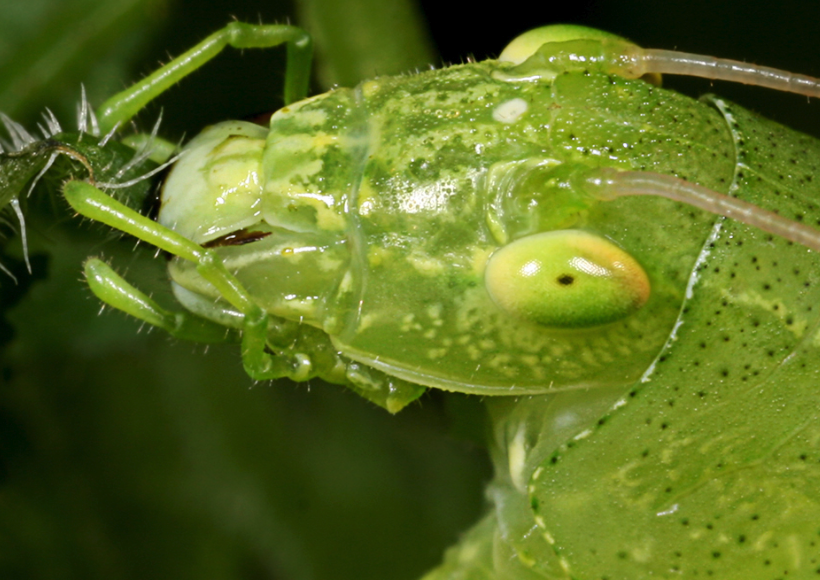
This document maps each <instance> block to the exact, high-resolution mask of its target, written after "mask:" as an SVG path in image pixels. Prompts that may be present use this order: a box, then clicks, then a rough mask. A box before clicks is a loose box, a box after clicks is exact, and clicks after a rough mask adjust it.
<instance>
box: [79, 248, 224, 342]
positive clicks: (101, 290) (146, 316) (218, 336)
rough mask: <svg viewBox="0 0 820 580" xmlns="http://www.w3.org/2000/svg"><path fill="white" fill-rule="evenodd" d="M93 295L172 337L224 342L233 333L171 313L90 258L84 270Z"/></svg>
mask: <svg viewBox="0 0 820 580" xmlns="http://www.w3.org/2000/svg"><path fill="white" fill-rule="evenodd" d="M83 271H84V273H85V277H86V280H88V285H89V287H90V288H91V291H92V292H94V294H95V295H96V296H97V297H98V298H99V299H100V300H102V301H103V302H105V303H106V304H108V305H109V306H113V307H114V308H116V309H118V310H122V311H123V312H125V313H126V314H130V315H131V316H133V317H134V318H138V319H140V320H143V321H145V322H147V323H148V324H151V325H152V326H157V327H159V328H162V329H163V330H165V331H167V332H168V333H169V334H170V335H171V336H173V337H175V338H180V339H182V340H191V341H196V342H223V341H226V340H228V339H230V334H231V333H230V329H227V328H226V327H224V326H222V325H221V324H217V323H215V322H211V321H210V320H206V319H204V318H200V317H199V316H193V315H191V314H189V313H187V312H185V311H181V312H171V311H168V310H165V309H164V308H162V307H161V306H160V305H159V304H157V302H156V301H154V300H152V299H151V298H150V297H149V296H147V295H146V294H144V293H143V292H140V291H139V290H137V289H136V288H134V287H133V286H132V285H131V284H129V283H128V282H126V281H125V280H124V279H123V278H122V277H121V276H120V275H119V274H117V273H116V272H115V271H114V270H113V269H112V268H111V267H110V266H109V265H108V264H106V263H105V262H103V261H102V260H100V259H99V258H89V259H88V260H87V261H86V263H85V265H84V267H83Z"/></svg>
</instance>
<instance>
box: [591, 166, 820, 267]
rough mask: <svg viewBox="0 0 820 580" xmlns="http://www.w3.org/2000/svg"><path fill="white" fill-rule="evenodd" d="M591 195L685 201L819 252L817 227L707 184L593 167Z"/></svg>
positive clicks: (603, 197) (640, 172) (664, 176)
mask: <svg viewBox="0 0 820 580" xmlns="http://www.w3.org/2000/svg"><path fill="white" fill-rule="evenodd" d="M586 184H587V186H589V187H590V189H591V191H592V192H593V196H594V197H595V198H597V199H599V200H602V201H608V200H613V199H616V198H618V197H625V196H629V195H653V196H659V197H665V198H667V199H671V200H673V201H679V202H682V203H686V204H689V205H692V206H695V207H697V208H700V209H703V210H706V211H708V212H711V213H713V214H717V215H722V216H724V217H728V218H732V219H734V220H737V221H739V222H743V223H745V224H747V225H750V226H752V227H755V228H758V229H760V230H763V231H765V232H769V233H770V234H774V235H776V236H779V237H781V238H784V239H786V240H789V241H791V242H794V243H796V244H800V245H802V246H805V247H806V248H809V249H810V250H813V251H815V252H820V231H818V230H816V229H814V228H812V227H809V226H806V225H803V224H801V223H799V222H796V221H794V220H790V219H787V218H784V217H783V216H780V215H778V214H776V213H774V212H771V211H767V210H765V209H763V208H761V207H759V206H757V205H755V204H753V203H749V202H747V201H743V200H741V199H737V198H735V197H731V196H728V195H724V194H722V193H718V192H716V191H713V190H711V189H708V188H706V187H702V186H700V185H696V184H694V183H690V182H688V181H684V180H683V179H678V178H677V177H671V176H669V175H660V174H658V173H650V172H643V171H618V170H616V169H612V168H609V167H606V168H600V169H595V170H592V171H591V172H590V174H589V175H588V177H587V178H586Z"/></svg>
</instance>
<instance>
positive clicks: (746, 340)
mask: <svg viewBox="0 0 820 580" xmlns="http://www.w3.org/2000/svg"><path fill="white" fill-rule="evenodd" d="M284 43H286V44H287V45H288V61H289V69H288V73H287V77H286V81H287V82H286V88H285V95H286V102H287V106H286V107H285V108H283V109H281V110H280V111H277V112H276V113H274V115H273V116H272V117H271V120H270V125H269V126H267V127H261V126H258V125H254V124H251V123H246V122H240V121H231V122H226V123H221V124H218V125H215V126H213V127H210V128H209V129H207V130H206V131H205V132H203V133H202V134H201V135H200V136H198V137H196V138H195V139H194V140H192V141H191V143H190V144H188V145H187V146H186V147H185V148H184V149H183V150H182V152H181V153H180V154H179V158H178V159H176V158H174V160H175V161H176V164H175V166H174V167H173V169H171V172H170V174H169V176H168V177H167V179H166V180H165V183H164V186H163V187H164V190H163V194H162V206H161V208H160V211H159V216H158V223H157V222H154V221H152V220H150V219H148V218H146V217H144V216H142V215H140V214H139V213H138V212H137V211H135V210H133V209H130V208H129V207H128V206H127V205H124V204H122V203H120V202H117V201H115V200H114V199H113V198H112V197H111V196H110V195H108V194H107V193H106V192H105V191H103V190H105V189H113V188H120V189H125V190H127V191H129V192H130V193H133V195H137V196H139V195H143V193H144V192H142V191H141V190H140V191H136V192H134V191H132V190H133V189H134V188H142V189H144V184H145V183H146V182H147V181H148V180H149V177H150V176H151V175H153V173H154V171H155V170H154V169H152V168H149V167H148V165H149V161H148V155H147V154H146V155H142V156H138V157H137V158H136V159H137V161H134V160H126V157H127V156H125V155H124V154H120V153H118V154H117V155H116V156H115V158H116V159H117V160H118V161H114V162H112V161H111V159H110V158H105V157H103V156H102V152H105V151H108V149H109V147H111V144H112V143H113V142H114V141H113V136H114V134H115V131H116V129H117V127H119V126H122V125H124V124H125V123H126V122H127V121H128V120H129V119H131V118H132V117H133V116H134V115H135V114H136V113H137V112H138V111H139V110H141V109H142V108H143V107H144V106H145V104H146V103H147V102H149V101H150V100H152V99H154V98H155V97H157V96H159V95H160V94H161V93H162V92H164V91H165V90H166V89H167V88H168V87H169V86H170V85H171V84H173V83H174V82H176V80H178V79H180V78H182V77H183V76H185V75H187V74H188V73H190V72H191V71H193V70H194V69H196V68H198V67H199V66H201V64H203V63H204V62H206V61H207V60H209V59H210V58H212V57H213V56H214V55H215V54H216V53H217V52H219V51H220V50H221V49H222V48H223V47H224V46H227V45H230V46H233V47H236V48H263V47H269V46H274V45H277V44H284ZM309 63H310V39H309V37H308V36H307V35H306V34H305V33H304V32H303V31H301V30H300V29H298V28H295V27H290V26H253V25H243V24H240V23H232V24H231V25H229V26H228V27H226V28H225V29H224V30H222V31H220V32H218V33H216V34H214V35H212V36H211V37H209V38H208V39H206V40H205V41H204V42H203V43H201V44H200V45H198V46H197V47H195V48H194V49H192V50H191V51H190V52H189V53H186V55H183V56H182V57H180V58H178V59H175V60H174V61H172V62H171V63H169V64H168V65H166V66H164V67H163V68H161V69H160V70H159V71H157V73H155V74H153V75H151V76H149V77H148V78H146V79H145V80H144V81H142V82H140V83H137V84H136V85H134V87H132V88H131V89H128V90H126V91H124V92H123V93H120V94H118V95H116V96H114V97H113V98H111V99H110V100H109V101H107V102H106V103H105V104H104V105H103V106H102V107H101V108H100V109H99V111H98V114H97V115H96V117H95V123H97V124H98V126H99V130H98V131H91V129H90V128H89V127H92V128H93V126H94V125H93V124H89V123H90V121H89V122H88V123H85V124H84V125H83V126H81V132H80V133H81V135H80V136H76V135H75V136H72V137H71V138H67V137H66V136H65V135H64V134H63V133H62V132H61V131H58V130H57V128H56V126H55V127H52V128H50V129H49V131H48V136H47V139H46V140H45V141H44V142H42V143H41V142H38V141H37V140H35V139H31V138H26V135H25V134H24V133H21V129H20V128H17V127H16V126H15V125H13V124H12V123H7V125H8V126H9V130H10V132H12V133H13V137H15V145H16V147H15V149H17V151H13V152H11V153H8V154H6V155H5V158H4V161H5V162H6V163H8V164H12V162H14V163H18V162H20V161H22V162H23V163H28V165H27V166H26V167H25V169H24V170H23V169H14V171H20V172H23V171H25V174H22V173H21V174H20V175H21V177H20V178H19V179H18V180H17V181H16V182H14V184H12V185H8V186H7V189H6V191H4V192H3V193H4V194H5V195H7V196H8V198H9V199H11V198H12V197H14V196H16V195H18V194H19V193H20V191H18V189H19V188H20V186H21V184H25V183H28V182H29V181H31V180H32V179H33V180H35V181H36V179H37V178H38V177H39V176H40V175H42V174H44V173H45V172H46V171H48V170H50V168H51V163H52V162H58V160H59V161H62V162H66V163H67V164H68V165H69V166H70V168H71V169H70V172H71V173H70V174H71V176H72V179H70V180H69V181H68V183H67V184H66V185H65V186H64V188H63V192H64V195H65V197H66V199H67V200H68V202H69V203H70V204H71V206H72V207H73V208H74V209H75V211H77V212H78V213H79V214H81V215H83V216H85V217H88V218H90V219H93V220H96V221H99V222H102V223H105V224H107V225H109V226H111V227H113V228H114V229H116V230H119V231H122V232H125V233H128V234H131V235H133V236H135V237H136V238H137V239H139V240H142V241H145V242H148V243H149V244H151V245H153V246H156V247H157V248H160V249H162V250H164V251H166V252H168V253H170V254H171V255H172V256H174V259H173V260H172V261H171V263H170V266H169V271H170V275H171V278H172V280H173V287H174V293H175V296H176V297H177V299H178V300H179V302H180V303H181V304H182V306H184V307H185V311H181V312H176V313H174V312H169V311H167V310H165V309H164V308H162V307H160V306H159V305H158V304H157V303H156V302H155V301H154V300H152V299H151V298H149V297H148V296H146V295H144V294H142V293H141V292H140V291H139V290H137V289H135V288H134V287H133V286H131V285H130V284H129V283H128V282H126V281H125V280H124V279H123V278H121V277H120V276H119V275H117V274H116V273H115V272H114V271H113V270H112V269H111V268H110V267H109V266H108V265H106V264H105V263H104V262H102V261H100V260H98V259H90V260H89V261H88V262H87V263H86V266H85V272H86V276H87V278H88V281H89V284H90V286H91V289H92V290H93V292H94V293H95V294H96V295H97V296H98V297H99V298H100V299H102V300H103V301H104V302H106V303H107V304H109V305H111V306H113V307H114V308H117V309H120V310H123V311H125V312H127V313H129V314H131V315H132V316H135V317H137V318H139V319H141V320H143V321H145V322H147V323H149V324H151V325H154V326H158V327H160V328H163V329H165V330H167V331H168V332H170V333H171V334H172V335H174V336H177V337H179V338H184V339H192V340H202V341H205V342H207V341H217V340H222V339H236V340H239V341H241V348H242V357H243V362H244V364H245V369H246V370H247V372H248V374H249V375H250V376H251V377H253V378H254V379H256V380H268V379H273V378H280V377H288V378H291V379H294V380H297V381H304V380H308V379H310V378H312V377H321V378H324V379H326V380H328V381H329V382H333V383H338V384H342V385H346V386H348V387H350V388H351V389H353V390H354V391H355V392H357V393H359V394H361V395H362V396H364V397H366V398H367V399H369V400H371V401H373V402H375V403H377V404H379V405H381V406H383V407H385V408H386V409H387V410H389V411H391V412H396V411H399V410H400V409H401V408H403V407H404V406H406V405H407V404H409V403H410V402H412V401H414V400H415V399H416V398H417V397H418V396H419V395H420V394H421V393H422V392H423V391H424V390H425V389H426V388H438V389H444V390H450V391H457V392H462V393H469V394H477V395H484V396H486V397H487V399H488V405H489V406H490V412H491V415H492V417H493V419H494V430H495V432H494V434H495V438H494V446H493V453H494V459H495V464H496V469H497V475H496V481H495V482H494V484H493V485H492V487H491V496H492V497H493V498H494V500H495V506H494V508H493V512H492V514H491V515H490V516H488V517H487V518H486V519H485V520H483V521H482V522H481V523H480V524H479V525H478V526H477V527H476V528H475V529H474V530H473V531H472V532H470V533H469V534H468V535H467V536H466V537H465V538H464V540H463V542H462V544H461V545H460V546H457V547H456V548H455V549H454V551H453V552H451V553H450V554H449V555H448V557H447V559H446V561H445V563H444V565H443V566H442V567H441V568H440V569H438V570H436V571H434V572H432V573H431V575H430V577H431V578H456V577H462V576H461V575H471V574H472V575H473V576H474V577H477V578H525V577H533V578H535V577H547V578H579V579H590V580H592V579H599V578H611V579H621V578H622V579H638V578H650V577H651V578H673V577H674V578H678V577H696V576H698V577H700V576H714V577H717V578H744V579H745V578H753V579H757V578H760V579H764V578H779V577H784V576H788V577H790V578H795V577H797V578H803V577H809V576H811V575H815V574H816V573H817V571H818V570H820V525H818V524H817V522H818V521H820V517H818V516H820V514H818V507H820V506H818V492H819V491H820V490H819V489H818V487H819V486H818V482H817V478H816V475H815V472H816V470H817V469H818V467H817V466H818V459H820V458H819V457H818V450H817V442H818V439H819V438H820V429H818V426H817V425H816V420H817V408H818V405H817V397H816V396H815V394H814V389H813V387H814V385H815V383H816V381H817V374H818V372H820V368H818V356H817V352H816V351H815V349H816V348H817V344H818V338H817V324H818V322H817V311H818V308H817V307H816V306H815V303H816V302H817V299H816V298H817V292H818V291H817V290H816V288H817V287H818V283H819V282H820V280H818V277H819V276H820V275H818V272H820V269H818V267H817V266H818V264H817V259H816V254H815V252H816V251H817V250H818V249H820V241H819V240H820V234H819V233H818V232H817V231H816V230H815V227H816V226H817V225H818V223H820V212H818V206H817V204H816V203H815V202H814V201H813V197H814V196H815V191H814V190H815V189H816V187H817V186H816V185H815V184H814V180H813V177H812V176H813V174H814V173H815V170H816V161H815V160H816V159H817V158H818V153H820V145H819V144H818V143H817V142H815V141H814V140H812V139H810V138H807V137H805V136H802V135H799V134H796V133H794V132H792V131H789V130H787V129H784V128H782V127H779V126H777V125H775V124H773V123H770V122H768V121H765V120H763V119H760V118H758V117H756V116H755V115H753V114H751V113H749V112H747V111H745V110H743V109H741V108H739V107H737V106H735V105H733V104H731V103H728V102H726V101H724V100H722V99H720V98H717V97H710V98H707V99H705V100H703V101H702V102H701V101H693V100H691V99H689V98H687V97H682V96H680V95H677V94H676V93H672V92H669V91H664V90H662V89H660V88H658V87H656V86H655V85H654V84H653V83H657V75H658V73H672V74H674V73H683V74H699V75H703V76H709V77H710V78H727V79H729V80H740V81H742V82H754V83H757V84H762V85H766V86H775V87H777V88H781V89H784V90H790V91H792V92H799V93H802V94H809V95H812V96H815V95H816V94H818V89H817V86H818V85H817V83H816V81H814V80H812V79H808V78H806V77H796V76H790V75H786V74H784V73H780V72H779V71H772V70H771V69H760V68H756V67H748V66H745V65H741V64H740V63H733V62H726V61H715V60H710V59H704V58H701V57H695V56H693V55H679V54H677V53H669V52H663V51H642V50H640V49H638V48H637V47H635V46H634V45H632V44H630V43H626V42H625V41H622V40H621V39H618V38H616V37H613V36H611V35H608V34H604V33H600V32H597V31H593V30H589V29H584V28H579V27H548V28H544V29H537V30H535V31H532V32H531V33H527V34H525V35H522V36H521V37H519V38H518V39H517V40H516V41H514V42H513V43H512V44H511V45H510V46H509V47H508V48H507V49H506V50H505V51H504V52H503V53H502V55H501V57H500V58H499V60H497V61H484V62H480V63H469V64H464V65H459V66H453V67H449V68H445V69H441V70H435V71H429V72H425V73H420V74H417V75H411V76H405V77H395V78H392V77H385V78H378V79H374V80H371V81H366V82H364V83H362V84H361V85H359V86H358V87H357V88H355V89H338V90H336V91H332V92H330V93H327V94H324V95H318V96H315V97H312V98H309V99H304V97H305V96H306V86H307V78H308V70H309ZM90 131H91V132H94V133H96V134H97V135H98V136H96V137H95V138H94V139H91V138H90V137H88V135H87V133H88V132H90ZM136 141H138V139H134V140H132V141H131V142H136ZM146 141H147V142H148V143H149V144H150V143H152V142H157V138H156V137H154V138H152V139H151V138H149V139H147V140H146ZM156 157H158V159H157V160H158V161H159V162H160V163H162V162H164V161H167V158H168V157H169V155H168V154H160V155H157V156H156ZM112 163H113V167H112ZM9 166H11V165H9ZM14 167H15V168H16V167H18V165H14ZM140 171H141V172H142V175H143V176H148V177H145V179H140V178H131V175H132V174H133V173H134V172H138V173H139V172H140ZM126 173H128V175H125V174H126ZM112 176H113V177H112ZM813 188H814V189H813ZM24 189H25V188H24ZM778 214H779V215H778ZM718 216H720V217H718ZM723 216H728V218H729V219H726V218H724V217H723ZM787 252H788V253H789V254H790V255H791V256H792V257H791V258H790V259H789V260H788V263H786V262H785V261H784V260H783V255H784V254H785V253H787ZM703 328H707V329H708V331H707V332H706V333H704V331H703ZM473 576H471V577H473Z"/></svg>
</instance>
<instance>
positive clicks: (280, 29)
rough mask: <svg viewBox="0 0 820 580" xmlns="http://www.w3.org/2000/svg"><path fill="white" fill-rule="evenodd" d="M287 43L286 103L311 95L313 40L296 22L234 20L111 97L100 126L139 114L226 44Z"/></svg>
mask: <svg viewBox="0 0 820 580" xmlns="http://www.w3.org/2000/svg"><path fill="white" fill-rule="evenodd" d="M283 43H286V44H287V70H286V73H285V104H289V103H292V102H294V101H298V100H300V99H303V98H304V97H305V96H307V88H308V80H309V75H310V64H311V59H312V55H313V41H312V40H311V37H310V35H309V34H308V33H307V32H305V31H304V30H302V29H301V28H298V27H296V26H290V25H285V24H271V25H261V24H245V23H242V22H231V23H230V24H228V25H227V26H226V27H225V28H223V29H221V30H218V31H217V32H215V33H213V34H211V35H210V36H209V37H208V38H206V39H205V40H203V41H202V42H200V43H199V44H197V45H196V46H195V47H193V48H192V49H190V50H189V51H187V52H185V53H184V54H182V55H180V56H178V57H177V58H175V59H174V60H172V61H171V62H169V63H168V64H166V65H165V66H163V67H162V68H160V69H158V70H156V71H155V72H154V73H152V74H151V75H149V76H147V77H146V78H144V79H143V80H142V81H140V82H138V83H136V84H134V85H133V86H131V87H130V88H128V89H126V90H124V91H122V92H120V93H118V94H116V95H114V96H113V97H111V98H110V99H108V100H107V101H106V102H105V103H103V104H102V106H101V107H100V108H99V110H98V111H97V118H98V121H99V124H100V129H101V131H102V132H103V133H107V132H108V131H110V130H111V129H113V128H114V127H115V126H117V124H120V125H122V124H123V123H125V122H127V121H128V120H129V119H131V118H132V117H133V116H134V115H136V114H137V113H138V112H139V111H140V110H141V109H142V108H143V107H145V105H146V104H148V103H149V102H150V101H151V100H153V99H154V98H156V97H157V96H159V95H160V94H162V93H163V92H165V91H166V90H167V89H168V88H170V87H171V86H172V85H174V84H175V83H177V82H179V81H180V80H181V79H183V78H184V77H186V76H188V75H189V74H191V73H192V72H194V71H195V70H197V69H198V68H199V67H201V66H202V65H203V64H205V63H206V62H208V61H209V60H211V59H212V58H214V57H215V56H216V55H217V54H219V53H220V52H221V51H222V49H223V48H225V47H226V46H232V47H233V48H239V49H242V48H271V47H274V46H278V45H280V44H283Z"/></svg>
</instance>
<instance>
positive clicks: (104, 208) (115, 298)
mask: <svg viewBox="0 0 820 580" xmlns="http://www.w3.org/2000/svg"><path fill="white" fill-rule="evenodd" d="M63 193H64V195H65V198H66V200H67V201H68V203H69V204H70V205H71V207H72V208H74V210H75V211H76V212H77V213H79V214H81V215H83V216H85V217H87V218H90V219H93V220H95V221H98V222H102V223H104V224H106V225H108V226H111V227H112V228H115V229H117V230H119V231H122V232H125V233H127V234H130V235H132V236H134V237H136V238H137V239H139V240H142V241H144V242H148V243H149V244H151V245H154V246H156V247H157V248H160V249H162V250H165V251H166V252H169V253H170V254H172V255H174V256H178V257H180V258H183V259H185V260H188V261H190V262H193V263H194V264H196V265H197V271H198V272H199V274H200V275H201V276H202V277H203V278H204V279H205V280H207V281H208V282H210V283H211V284H212V285H213V286H214V287H215V288H216V289H217V290H218V291H219V293H220V295H221V296H222V298H223V299H225V300H226V301H227V302H228V303H229V304H230V305H231V306H233V308H235V309H236V310H237V311H238V312H240V313H241V314H242V315H243V321H242V361H243V363H244V366H245V370H246V372H247V373H248V375H250V376H251V378H253V379H255V380H270V379H278V378H282V377H288V378H291V379H293V380H296V381H304V380H306V379H307V378H309V377H310V376H311V374H312V373H311V371H312V365H311V362H310V358H309V357H308V356H307V355H301V354H299V353H294V354H293V355H292V356H289V357H285V356H275V355H272V354H270V353H269V352H267V350H266V346H267V336H268V334H267V333H268V314H267V312H265V311H264V310H262V309H261V308H259V306H257V305H256V304H255V303H254V302H253V300H252V299H251V297H250V295H249V294H248V292H247V291H246V290H245V288H244V287H243V286H242V284H241V283H240V282H239V280H237V279H236V277H235V276H234V275H233V274H231V273H230V272H228V270H227V268H225V265H224V264H223V263H222V260H221V259H220V258H219V256H218V255H217V254H216V252H214V251H213V250H209V249H205V248H203V247H202V246H200V245H198V244H195V243H194V242H192V241H191V240H189V239H187V238H185V237H183V236H181V235H180V234H178V233H176V232H175V231H173V230H170V229H168V228H166V227H165V226H162V225H160V224H158V223H156V222H154V221H152V220H150V219H148V218H146V217H145V216H143V215H140V214H139V213H137V212H136V211H134V210H132V209H130V208H128V207H126V206H125V205H123V204H121V203H120V202H118V201H116V200H115V199H113V198H112V197H110V196H109V195H107V194H105V193H104V192H102V191H100V190H99V189H97V188H96V187H94V186H93V185H91V184H89V183H86V182H84V181H70V182H68V183H67V184H66V186H65V188H64V190H63ZM85 272H86V276H87V278H88V280H89V285H90V287H91V290H92V291H93V292H94V293H95V294H96V295H97V296H98V297H99V298H100V300H102V301H103V302H106V303H107V304H109V305H111V306H113V307H115V308H117V309H119V310H123V311H125V312H127V313H128V314H131V315H133V316H135V317H137V318H139V319H141V320H144V321H146V322H148V323H150V324H152V325H154V326H159V327H160V328H163V329H165V330H167V331H168V332H170V333H171V334H172V335H174V336H177V337H180V338H185V339H194V340H203V341H206V342H211V341H213V340H222V339H224V336H225V335H226V331H225V330H224V329H222V330H221V331H220V330H219V325H215V324H208V323H206V322H205V321H202V320H199V318H198V317H194V316H193V315H190V314H187V313H172V312H168V311H166V310H164V309H162V308H161V307H160V306H159V305H158V304H157V303H156V302H154V301H153V300H151V299H150V298H149V297H147V296H146V295H145V294H142V293H141V292H139V291H138V290H136V289H135V288H133V287H132V286H130V285H129V284H128V283H127V282H125V281H124V280H123V279H122V278H120V277H119V276H118V275H117V274H116V273H114V272H113V271H112V270H111V269H110V268H109V267H108V266H106V265H105V264H103V263H102V262H100V261H99V260H90V261H89V262H87V263H86V269H85ZM220 333H221V335H222V337H223V338H220Z"/></svg>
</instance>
